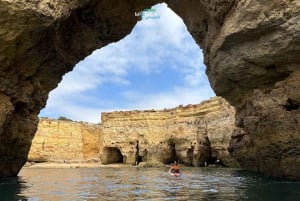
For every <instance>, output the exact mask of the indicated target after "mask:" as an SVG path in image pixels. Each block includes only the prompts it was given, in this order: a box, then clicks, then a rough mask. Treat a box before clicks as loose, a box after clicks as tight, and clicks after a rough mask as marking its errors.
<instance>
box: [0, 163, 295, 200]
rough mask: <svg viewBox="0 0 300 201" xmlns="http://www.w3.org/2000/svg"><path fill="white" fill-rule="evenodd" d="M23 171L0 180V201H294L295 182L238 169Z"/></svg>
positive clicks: (109, 168)
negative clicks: (176, 173)
mask: <svg viewBox="0 0 300 201" xmlns="http://www.w3.org/2000/svg"><path fill="white" fill-rule="evenodd" d="M182 172H183V174H182V175H181V176H180V177H174V176H171V175H169V174H167V173H166V169H165V168H155V169H153V168H151V169H144V168H134V167H125V168H111V167H104V168H102V167H101V168H82V169H36V168H28V169H23V170H22V171H21V172H20V174H19V176H18V177H16V178H10V179H1V180H0V201H6V200H8V201H14V200H30V201H50V200H51V201H60V200H63V201H69V200H70V201H71V200H72V201H74V200H78V201H79V200H80V201H81V200H114V201H115V200H184V201H186V200H226V201H230V200H254V201H260V200H261V201H265V200H271V201H283V200H291V201H297V200H300V182H291V181H285V180H279V179H272V178H269V177H265V176H263V175H260V174H254V173H249V172H247V171H243V170H239V169H212V168H184V169H183V170H182Z"/></svg>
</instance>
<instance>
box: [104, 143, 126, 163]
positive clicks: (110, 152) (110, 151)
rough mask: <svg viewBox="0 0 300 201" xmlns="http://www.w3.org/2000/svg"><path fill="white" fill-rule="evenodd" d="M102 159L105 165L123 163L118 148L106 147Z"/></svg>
mask: <svg viewBox="0 0 300 201" xmlns="http://www.w3.org/2000/svg"><path fill="white" fill-rule="evenodd" d="M100 158H101V162H102V164H104V165H107V164H112V163H123V155H122V153H121V151H120V149H118V148H117V147H104V148H103V151H102V154H101V156H100Z"/></svg>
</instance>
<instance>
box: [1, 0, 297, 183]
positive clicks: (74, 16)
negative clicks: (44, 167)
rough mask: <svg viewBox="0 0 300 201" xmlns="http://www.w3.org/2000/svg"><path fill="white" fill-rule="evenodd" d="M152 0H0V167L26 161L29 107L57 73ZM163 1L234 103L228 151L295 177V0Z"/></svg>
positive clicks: (31, 128) (124, 28)
mask: <svg viewBox="0 0 300 201" xmlns="http://www.w3.org/2000/svg"><path fill="white" fill-rule="evenodd" d="M157 2H159V1H151V0H149V1H140V0H132V1H119V0H111V1H96V0H68V1H67V0H61V1H58V0H39V1H36V0H27V1H23V0H1V1H0V23H1V26H0V62H1V66H0V97H1V103H0V106H1V113H0V145H1V146H0V147H1V149H0V161H2V162H1V165H0V176H13V175H16V174H17V172H18V171H19V169H20V168H21V167H22V165H23V164H24V163H25V161H26V158H27V153H28V151H29V147H30V142H31V139H32V137H33V134H34V132H35V130H36V126H37V121H38V119H37V117H36V116H37V114H38V113H39V110H40V109H41V108H42V107H44V105H45V102H46V99H47V96H48V93H49V91H50V90H51V89H53V88H55V87H56V86H57V83H58V82H59V81H60V80H61V77H62V75H63V74H64V73H66V72H68V71H70V70H72V68H73V66H74V65H75V63H77V62H78V61H79V60H81V59H82V58H83V57H85V56H86V55H88V54H89V53H91V51H92V50H94V49H96V48H100V47H102V46H104V45H106V44H108V43H111V42H114V41H117V40H119V39H121V38H123V37H124V36H125V35H127V34H128V33H129V32H130V31H131V29H132V27H133V26H134V25H135V23H136V20H137V19H136V18H135V17H134V12H135V11H140V10H142V9H143V8H146V7H149V6H150V5H153V4H154V3H157ZM166 2H167V3H169V5H170V7H171V8H172V9H173V10H174V11H175V12H176V13H178V14H179V15H180V16H181V17H182V19H183V20H184V22H185V24H186V25H187V27H188V30H189V31H190V33H191V34H192V36H193V37H194V39H195V41H196V42H197V43H198V44H199V45H200V46H201V47H202V48H203V50H204V56H205V63H206V65H207V74H208V77H209V80H210V82H211V85H212V87H213V89H214V90H215V92H216V94H217V95H221V96H223V97H225V98H226V99H227V100H228V101H229V102H230V103H231V104H232V105H233V106H235V107H236V108H237V113H236V116H237V120H238V121H237V125H238V126H239V127H240V129H237V130H236V133H235V135H234V136H233V139H232V141H231V142H232V143H231V149H230V150H231V152H232V155H233V156H235V157H236V158H237V159H238V160H239V162H240V164H241V165H242V166H243V167H244V168H247V169H250V170H257V171H262V172H265V173H269V174H271V175H276V176H280V177H288V178H296V179H299V175H300V174H299V170H300V168H299V167H300V163H299V160H297V158H299V157H297V156H299V149H300V148H298V147H299V146H295V145H299V127H300V126H299V109H297V107H298V106H297V105H298V103H299V101H300V98H299V81H298V80H299V63H300V57H299V56H298V55H299V53H300V50H299V49H300V44H299V43H300V36H299V33H300V32H299V30H300V28H299V27H300V24H299V20H300V19H299V18H300V14H299V13H300V11H299V10H300V2H299V1H298V0H290V1H286V0H274V1H264V0H240V1H235V0H216V1H211V0H203V1H199V0H189V2H188V3H187V2H186V1H166ZM278 105H279V106H278ZM282 105H284V106H282ZM277 106H278V107H277ZM258 108H261V110H258ZM286 108H293V109H292V110H290V109H288V110H287V109H286ZM298 108H299V107H298ZM266 117H267V118H266ZM280 117H282V118H280ZM264 119H265V120H264ZM258 120H259V121H258ZM291 122H292V123H291ZM274 126H275V127H276V128H278V129H276V130H274ZM282 137H283V138H282ZM266 139H269V140H266ZM283 139H284V140H283ZM283 141H284V142H286V143H283ZM263 145H265V146H264V147H267V148H266V149H263ZM292 147H294V148H292ZM245 153H249V154H250V155H246V154H245ZM278 153H280V157H279V158H280V161H281V162H280V164H278V165H277V166H273V169H272V170H270V168H269V167H270V166H271V164H274V161H276V160H277V159H276V158H277V157H278ZM257 155H259V156H260V157H261V158H259V159H258V158H257V157H256V156H257ZM262 161H271V162H270V163H267V162H262ZM292 161H293V165H290V164H291V163H292Z"/></svg>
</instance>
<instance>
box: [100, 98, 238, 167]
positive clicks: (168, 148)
mask: <svg viewBox="0 0 300 201" xmlns="http://www.w3.org/2000/svg"><path fill="white" fill-rule="evenodd" d="M234 114H235V113H234V109H233V108H232V107H231V106H230V105H229V104H228V103H227V102H226V101H225V100H224V99H222V98H219V97H215V98H213V99H211V100H208V101H204V102H203V103H201V104H198V105H188V106H184V107H183V106H179V107H177V108H175V109H165V110H158V111H156V110H148V111H126V112H111V113H102V129H103V133H102V135H103V151H102V153H101V159H102V163H110V162H117V161H118V160H123V162H125V163H132V164H134V163H135V162H136V161H137V162H141V161H144V162H149V161H159V162H162V163H170V162H172V161H173V160H179V161H180V162H181V163H185V164H186V165H194V166H204V163H205V161H207V163H210V162H211V163H213V162H215V160H217V159H219V160H221V161H222V162H223V163H224V164H225V165H227V166H232V167H233V166H235V167H236V166H238V164H237V163H236V161H235V160H234V159H233V158H232V157H230V156H229V153H228V151H227V148H228V145H229V141H230V137H231V133H232V131H233V129H234ZM117 151H119V152H120V154H121V155H122V157H123V158H122V157H121V156H120V157H114V158H115V159H113V158H112V157H111V155H112V154H113V153H115V155H116V156H117V155H118V154H117V153H116V152H117Z"/></svg>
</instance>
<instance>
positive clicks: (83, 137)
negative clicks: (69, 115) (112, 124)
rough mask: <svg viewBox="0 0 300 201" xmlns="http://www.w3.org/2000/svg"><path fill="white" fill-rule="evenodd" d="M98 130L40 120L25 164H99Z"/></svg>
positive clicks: (84, 125)
mask: <svg viewBox="0 0 300 201" xmlns="http://www.w3.org/2000/svg"><path fill="white" fill-rule="evenodd" d="M101 133H102V131H101V127H100V125H96V124H87V123H80V122H72V121H61V120H53V119H40V121H39V125H38V129H37V132H36V134H35V137H34V139H33V141H32V146H31V148H30V152H29V155H28V160H29V161H33V162H58V163H62V162H65V163H69V162H77V163H81V162H97V161H99V151H100V148H99V147H100V146H101V142H100V137H101Z"/></svg>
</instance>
